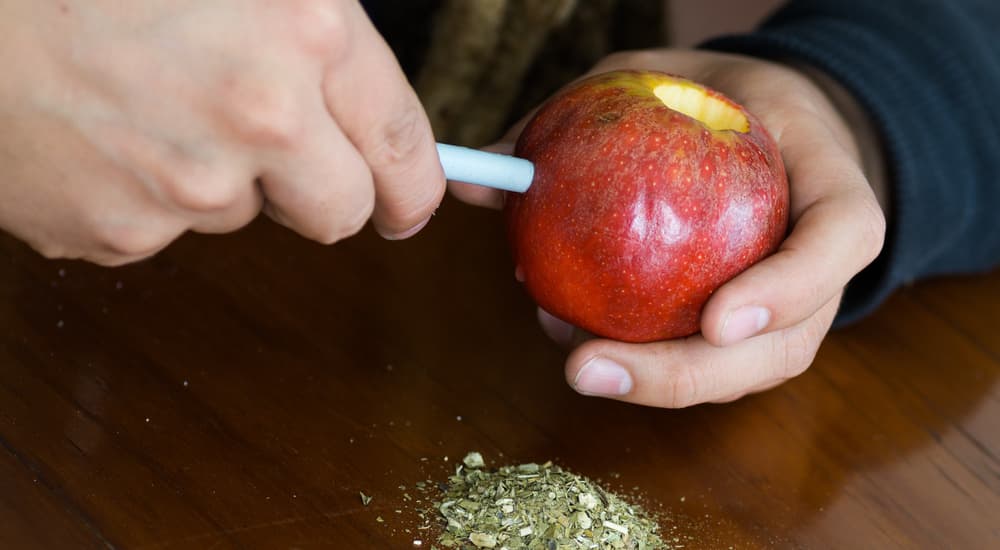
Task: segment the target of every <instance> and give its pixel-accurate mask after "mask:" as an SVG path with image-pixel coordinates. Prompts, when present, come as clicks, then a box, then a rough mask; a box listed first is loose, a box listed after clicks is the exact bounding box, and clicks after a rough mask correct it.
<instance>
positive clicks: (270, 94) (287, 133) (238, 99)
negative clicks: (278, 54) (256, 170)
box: [220, 82, 305, 150]
mask: <svg viewBox="0 0 1000 550" xmlns="http://www.w3.org/2000/svg"><path fill="white" fill-rule="evenodd" d="M220 100H221V101H223V102H224V104H223V105H224V109H225V110H226V112H227V113H228V119H229V125H230V127H231V130H232V132H233V134H234V135H235V137H236V138H237V139H238V140H239V141H240V142H243V143H246V144H249V145H253V146H258V147H268V148H275V149H285V150H287V149H292V148H294V147H295V146H296V145H298V144H300V143H301V142H302V140H303V137H304V133H305V121H304V120H303V119H302V116H301V112H300V108H299V107H298V106H297V103H296V102H295V101H294V99H293V98H292V96H291V93H290V92H288V91H282V90H279V89H278V88H277V87H276V86H271V85H258V84H249V83H242V82H234V83H231V84H227V85H226V86H224V91H223V93H222V94H221V97H220Z"/></svg>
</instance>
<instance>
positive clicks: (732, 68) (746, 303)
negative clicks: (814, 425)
mask: <svg viewBox="0 0 1000 550" xmlns="http://www.w3.org/2000/svg"><path fill="white" fill-rule="evenodd" d="M615 69H655V70H662V71H665V72H670V73H674V74H679V75H681V76H685V77H687V78H690V79H692V80H695V81H698V82H701V83H704V84H706V85H708V86H710V87H712V88H715V89H717V90H719V91H721V92H723V93H724V94H726V95H728V96H729V97H731V98H732V99H733V100H735V101H736V102H738V103H740V104H742V105H743V106H744V107H746V109H747V110H748V111H750V112H752V113H754V114H755V115H756V116H757V117H758V118H759V119H760V120H761V122H762V123H763V124H764V126H765V127H766V128H767V129H768V131H769V132H770V133H771V135H772V136H773V137H774V138H775V140H776V141H777V143H778V147H779V150H780V151H781V154H782V158H783V160H784V162H785V167H786V169H787V172H788V176H789V182H790V191H791V193H790V198H791V205H790V206H791V208H790V214H791V223H790V227H791V232H790V233H789V235H788V236H787V238H786V239H785V241H784V242H783V243H782V245H781V246H780V248H779V250H778V251H777V252H776V253H775V254H774V255H772V256H770V257H768V258H766V259H764V260H763V261H761V262H759V263H758V264H755V265H754V266H752V267H751V268H750V269H748V270H746V271H745V272H743V273H741V274H740V275H738V276H737V277H735V278H734V279H732V280H731V281H729V282H728V283H726V284H725V285H723V286H722V287H721V288H720V289H719V290H718V291H716V293H715V294H713V296H712V298H711V299H710V300H709V301H708V303H707V304H706V305H705V308H704V310H703V311H702V319H701V332H700V333H699V334H697V335H694V336H691V337H688V338H684V339H678V340H671V341H663V342H655V343H649V344H629V343H624V342H616V341H612V340H607V339H595V338H592V337H590V336H589V335H586V334H583V333H582V332H581V331H580V330H579V329H576V328H574V327H571V326H569V325H567V324H566V323H564V322H562V321H560V320H558V319H556V318H554V317H552V316H551V315H549V314H548V313H546V312H544V311H541V310H540V311H539V320H540V321H541V323H542V326H543V328H544V329H545V331H546V332H547V333H548V334H549V335H550V336H551V337H552V338H554V339H555V340H557V341H559V342H561V343H564V344H567V345H575V346H576V349H575V350H574V351H573V352H572V353H571V354H570V355H569V357H568V359H567V361H566V378H567V380H568V382H569V383H570V384H571V385H572V386H573V387H574V388H575V389H576V390H577V391H579V392H580V393H583V394H587V395H597V396H603V397H610V398H614V399H619V400H622V401H628V402H632V403H638V404H644V405H653V406H660V407H686V406H690V405H695V404H698V403H704V402H725V401H730V400H733V399H737V398H739V397H741V396H743V395H746V394H748V393H753V392H759V391H763V390H766V389H768V388H771V387H773V386H775V385H778V384H780V383H782V382H784V381H786V380H788V379H789V378H792V377H794V376H797V375H798V374H800V373H802V372H803V371H804V370H805V369H806V368H807V367H808V366H809V365H810V364H811V363H812V360H813V358H814V356H815V353H816V351H817V350H818V348H819V345H820V343H821V342H822V340H823V338H824V336H825V335H826V333H827V332H828V330H829V329H830V326H831V324H832V322H833V319H834V316H835V314H836V312H837V308H838V305H839V302H840V298H841V296H842V294H843V289H844V287H845V285H846V284H847V282H848V280H850V279H851V277H853V276H854V275H855V274H857V273H858V272H859V271H860V270H861V269H862V268H864V267H865V266H866V265H868V264H869V263H870V262H871V261H872V260H873V259H874V258H875V257H876V256H877V255H878V253H879V252H880V250H881V248H882V244H883V239H884V235H885V217H884V215H883V213H882V208H880V205H879V201H878V200H877V199H876V191H878V195H879V196H881V197H884V193H882V187H883V185H884V184H883V182H882V179H881V175H880V174H881V171H880V170H879V162H880V158H879V157H878V155H875V156H873V157H871V158H866V159H864V161H863V159H862V154H861V150H862V148H861V147H859V143H864V144H865V145H866V146H868V145H869V144H873V143H875V140H874V139H873V131H871V129H870V127H869V126H867V124H866V121H865V120H864V115H863V113H862V111H861V110H860V108H858V107H857V105H856V104H852V103H850V100H849V98H848V97H845V95H846V94H844V93H843V90H840V89H838V88H836V85H835V84H833V83H832V81H829V80H827V79H825V78H824V77H822V76H819V75H815V78H809V77H807V76H805V74H804V73H803V72H802V70H798V69H793V68H791V67H788V66H784V65H779V64H775V63H771V62H766V61H762V60H759V59H753V58H746V57H740V56H731V55H724V54H717V53H710V52H701V51H670V50H656V51H643V52H626V53H621V54H616V55H614V56H611V57H608V58H606V59H605V60H604V61H602V62H601V63H600V64H598V66H597V67H595V68H594V69H593V70H592V71H591V73H601V72H606V71H610V70H615ZM805 70H808V69H805ZM817 83H820V84H817ZM825 92H826V93H825ZM834 102H836V104H837V105H836V107H835V105H834ZM848 120H849V121H850V123H851V124H850V125H849V124H848ZM851 128H855V133H852V131H851ZM514 137H516V133H515V134H514V135H510V136H508V138H509V139H508V140H506V141H508V142H512V141H513V138H514ZM504 148H506V150H508V151H509V150H510V149H511V148H510V146H509V145H507V146H504V145H502V144H501V145H498V146H497V147H494V149H504ZM873 186H874V187H875V190H873ZM452 190H453V192H454V193H455V194H456V195H457V196H459V198H462V199H463V200H466V201H467V202H471V203H474V204H480V205H489V206H496V205H497V204H499V200H500V198H499V196H498V195H497V194H495V193H490V192H489V191H488V190H484V189H481V188H474V187H471V186H466V185H462V184H453V185H452Z"/></svg>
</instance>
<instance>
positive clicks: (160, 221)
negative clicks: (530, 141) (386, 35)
mask: <svg viewBox="0 0 1000 550" xmlns="http://www.w3.org/2000/svg"><path fill="white" fill-rule="evenodd" d="M0 52H2V53H3V57H4V59H5V62H4V77H3V78H2V79H0V120H2V121H3V126H4V131H3V132H2V133H0V227H2V228H3V229H5V230H7V231H9V232H11V233H13V234H14V235H15V236H17V237H19V238H21V239H23V240H25V241H27V242H28V243H29V244H30V245H31V246H32V247H34V248H35V249H36V250H38V251H40V252H41V253H42V254H44V255H46V256H49V257H67V258H83V259H87V260H90V261H93V262H98V263H101V264H108V265H116V264H122V263H126V262H130V261H134V260H138V259H141V258H144V257H147V256H149V255H152V254H154V253H155V252H157V251H158V250H160V249H161V248H163V247H165V246H166V245H167V244H169V243H170V242H171V241H172V240H173V239H174V238H176V237H177V236H178V235H180V234H181V233H183V232H184V231H186V230H189V229H190V230H194V231H198V232H205V233H217V232H227V231H232V230H235V229H237V228H239V227H241V226H243V225H245V224H246V223H248V222H249V221H250V220H252V219H253V218H254V217H256V216H257V214H258V213H259V212H260V211H261V209H263V211H264V212H265V213H267V214H268V215H269V216H270V217H272V218H273V219H275V220H276V221H278V222H279V223H282V224H284V225H286V226H288V227H289V228H291V229H293V230H295V231H297V232H299V233H301V234H302V235H304V236H306V237H308V238H311V239H315V240H317V241H320V242H323V243H332V242H334V241H337V240H339V239H341V238H344V237H346V236H348V235H351V234H353V233H355V232H357V231H358V230H359V229H360V228H361V227H363V226H364V224H365V223H366V222H367V221H368V219H369V218H371V219H372V221H373V223H374V225H375V227H376V229H378V230H379V232H380V233H382V234H383V235H386V236H387V237H388V238H405V237H407V236H409V235H411V234H413V233H416V232H417V231H419V229H420V228H421V227H422V226H423V224H424V223H426V221H427V219H428V218H429V217H430V215H431V214H432V213H433V211H434V209H435V208H436V207H437V205H438V204H439V202H440V200H441V198H442V195H443V193H444V189H445V182H444V176H443V174H442V173H441V167H440V163H439V162H438V158H437V154H436V152H435V149H434V139H433V136H432V134H431V129H430V126H429V124H428V122H427V119H426V115H425V114H424V112H423V109H422V108H421V106H420V103H419V101H418V100H417V97H416V95H415V94H414V92H413V90H412V89H411V88H410V86H409V84H408V83H407V81H406V78H405V77H404V75H403V73H402V71H401V70H400V68H399V67H398V65H397V64H396V61H395V58H394V57H393V55H392V53H391V51H390V50H389V48H388V46H387V45H386V44H385V43H384V41H383V40H382V38H381V37H380V36H379V35H378V33H377V32H376V31H375V29H374V27H373V26H372V24H371V23H370V22H369V20H368V18H367V16H366V15H365V13H364V11H363V9H362V8H361V6H360V5H359V4H358V3H357V2H356V1H354V0H295V1H289V2H269V1H264V0H248V1H245V2H232V1H228V0H205V1H202V2H181V3H178V2H170V1H166V0H147V1H144V2H139V3H128V2H126V3H122V2H109V1H107V0H99V1H96V2H95V1H86V2H85V1H78V0H65V1H63V2H37V1H34V0H15V1H13V2H4V3H3V4H2V5H0Z"/></svg>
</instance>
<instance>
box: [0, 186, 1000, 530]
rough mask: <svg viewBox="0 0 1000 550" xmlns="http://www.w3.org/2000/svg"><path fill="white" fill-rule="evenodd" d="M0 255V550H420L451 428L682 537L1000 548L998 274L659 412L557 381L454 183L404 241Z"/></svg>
mask: <svg viewBox="0 0 1000 550" xmlns="http://www.w3.org/2000/svg"><path fill="white" fill-rule="evenodd" d="M0 250H2V257H0V326H2V330H3V340H2V342H3V345H2V347H0V548H36V547H37V548H142V549H158V548H243V547H248V548H412V547H413V540H414V539H421V540H424V541H425V542H424V548H428V547H429V546H430V542H431V541H430V540H428V538H427V537H428V535H427V533H426V532H425V531H420V530H417V529H416V527H417V526H419V525H420V521H419V518H418V517H417V515H416V510H417V508H418V505H416V504H415V503H414V499H416V498H418V497H417V495H416V493H413V491H412V487H413V485H414V483H415V482H417V481H421V480H426V479H431V480H435V481H438V480H444V479H445V476H446V475H447V473H448V471H449V470H450V469H451V468H452V467H453V465H454V463H455V461H456V459H459V458H461V457H462V456H463V455H464V454H465V453H466V451H469V450H473V449H476V450H479V451H481V452H482V453H483V454H484V455H485V456H486V458H487V460H488V461H489V462H491V463H493V464H498V463H511V462H526V461H544V460H547V459H555V460H556V461H558V462H559V463H561V464H562V465H564V466H566V467H568V468H570V469H572V470H575V471H577V472H580V473H583V474H585V475H588V476H591V477H594V478H600V479H603V480H605V481H606V482H607V483H608V484H609V486H611V487H613V488H622V489H624V490H626V491H627V490H631V488H632V487H638V491H639V493H641V494H642V495H644V497H645V499H646V500H647V501H648V502H650V503H651V507H652V508H653V509H654V510H657V511H658V512H660V513H661V514H662V515H663V517H664V520H663V523H664V530H665V531H666V532H667V533H668V534H669V535H670V537H677V543H678V544H682V545H683V546H684V548H729V547H733V548H945V547H950V548H991V547H993V548H998V547H1000V463H998V456H1000V390H998V381H997V378H998V374H1000V335H998V329H997V327H998V321H1000V274H992V275H983V276H979V277H971V278H962V279H951V280H942V281H936V282H929V283H924V284H920V285H917V286H915V287H913V288H908V289H905V290H903V291H901V292H899V293H898V294H897V295H896V296H895V297H893V298H892V299H891V301H890V302H889V303H888V304H887V305H886V306H885V307H883V308H882V309H881V310H880V311H879V312H878V313H877V314H875V315H874V316H873V317H871V318H869V319H868V320H867V321H865V322H864V323H862V324H860V325H858V326H856V327H853V328H850V329H847V330H844V331H842V332H837V333H835V334H833V335H831V336H830V337H829V338H828V339H827V340H826V342H825V343H824V345H823V347H822V349H821V350H820V353H819V355H818V357H817V359H816V362H815V364H814V366H813V367H812V368H811V369H810V370H809V371H807V373H806V374H805V375H803V376H801V377H800V378H798V379H796V380H794V381H792V382H791V383H788V384H786V385H784V386H782V387H780V388H778V389H776V390H773V391H770V392H768V393H765V394H762V395H758V396H753V397H749V398H746V399H743V400H740V401H738V402H735V403H732V404H728V405H714V406H700V407H694V408H692V409H687V410H677V411H670V410H655V409H647V408H640V407H636V406H631V405H625V404H621V403H615V402H609V401H603V400H599V399H594V398H586V397H582V396H579V395H577V394H575V393H574V392H572V391H571V390H570V389H569V388H568V387H567V386H566V384H565V382H564V380H563V372H562V358H563V353H562V352H561V351H560V350H559V349H557V348H556V347H555V346H554V345H552V344H550V343H549V342H548V340H547V339H546V338H545V337H544V336H543V335H542V333H541V332H540V330H539V329H538V328H537V325H536V323H535V320H534V309H533V306H532V304H531V302H530V300H529V299H528V298H527V297H526V296H525V295H524V293H523V291H522V289H521V288H520V287H519V285H518V284H517V283H516V282H515V281H514V278H513V274H512V266H511V264H510V260H509V258H508V255H507V251H506V248H505V246H504V241H503V232H502V228H501V224H500V218H499V215H498V214H497V213H495V212H489V211H483V210H478V209H473V208H471V207H467V206H464V205H460V204H458V203H456V202H454V201H450V200H449V201H448V202H447V203H446V204H445V205H444V206H443V207H442V208H441V210H440V211H439V214H438V215H437V216H436V217H435V219H434V220H433V221H432V223H431V224H430V226H429V227H428V228H427V230H425V232H423V233H422V234H420V235H419V236H417V237H416V238H414V239H412V240H410V241H406V242H395V243H393V242H385V241H382V240H380V239H379V238H377V237H376V236H375V235H374V234H373V233H372V232H371V231H366V232H365V233H363V234H362V235H360V236H358V237H355V238H352V239H349V240H348V241H345V242H343V243H340V244H337V245H335V246H333V247H321V246H318V245H314V244H311V243H308V242H306V241H304V240H301V239H299V238H297V237H295V236H294V235H292V234H291V233H290V232H288V231H286V230H284V229H282V228H279V227H277V226H276V225H274V224H272V223H270V222H267V221H260V222H258V223H255V224H253V225H252V226H250V227H249V228H247V229H245V230H243V231H241V232H239V233H237V234H235V235H230V236H198V235H191V236H187V237H185V238H183V239H181V240H180V241H179V242H177V243H175V244H174V245H173V246H171V247H170V248H169V249H167V250H166V251H165V252H163V253H161V254H160V255H158V256H157V257H156V258H154V259H152V260H150V261H147V262H144V263H141V264H138V265H133V266H129V267H125V268H119V269H103V268H98V267H94V266H90V265H87V264H83V263H78V262H56V261H47V260H43V259H41V258H39V257H37V256H36V255H35V254H34V253H32V252H31V251H30V250H28V249H27V248H25V247H24V246H23V245H21V244H19V243H17V242H16V241H14V240H12V239H10V238H3V239H2V240H0ZM445 457H449V459H448V462H446V461H445ZM400 486H403V487H404V489H400ZM359 491H364V492H365V493H366V494H368V495H371V496H372V497H373V500H372V502H371V503H370V504H369V505H368V506H363V505H362V503H361V500H360V498H359ZM404 493H406V494H407V495H408V496H409V497H410V498H411V500H406V496H404ZM411 493H413V494H411ZM397 510H398V511H399V512H397ZM379 517H381V518H382V519H383V521H382V522H379V521H377V518H379Z"/></svg>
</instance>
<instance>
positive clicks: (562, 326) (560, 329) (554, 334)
mask: <svg viewBox="0 0 1000 550" xmlns="http://www.w3.org/2000/svg"><path fill="white" fill-rule="evenodd" d="M538 324H540V325H542V331H543V332H545V334H547V335H548V337H549V338H551V339H552V340H554V341H555V342H556V343H557V344H560V345H563V346H565V345H567V344H569V343H570V340H571V339H572V338H573V325H571V324H569V323H567V322H566V321H563V320H562V319H560V318H558V317H556V316H554V315H552V314H551V313H549V312H548V311H545V310H544V309H542V308H538Z"/></svg>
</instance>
